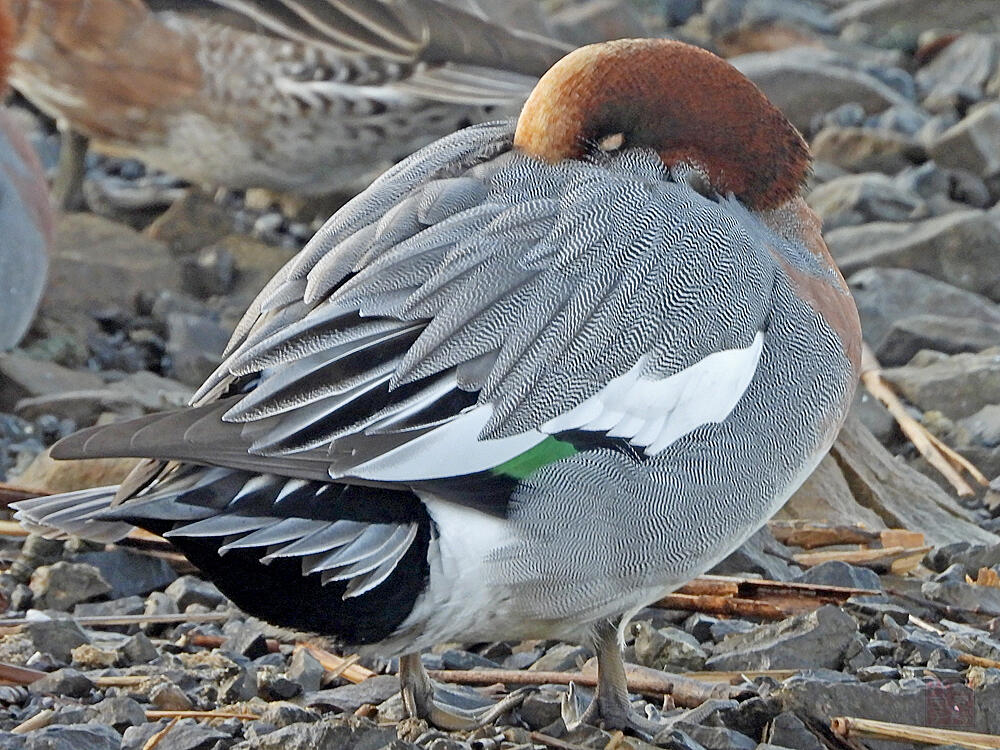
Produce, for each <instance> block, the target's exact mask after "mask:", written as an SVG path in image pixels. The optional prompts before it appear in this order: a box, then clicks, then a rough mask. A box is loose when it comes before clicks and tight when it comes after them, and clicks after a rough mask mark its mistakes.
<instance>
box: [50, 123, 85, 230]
mask: <svg viewBox="0 0 1000 750" xmlns="http://www.w3.org/2000/svg"><path fill="white" fill-rule="evenodd" d="M59 138H60V144H61V145H60V148H59V167H58V170H57V172H56V176H55V179H54V181H53V183H52V200H53V202H54V203H55V205H56V207H57V208H58V209H59V210H60V211H79V210H80V209H81V208H83V207H84V205H85V201H84V198H83V178H84V174H85V172H86V167H85V165H84V160H85V159H86V157H87V146H88V145H89V143H90V140H89V139H88V138H87V136H85V135H82V134H81V133H78V132H76V131H75V130H73V128H72V127H70V125H69V123H67V122H60V123H59Z"/></svg>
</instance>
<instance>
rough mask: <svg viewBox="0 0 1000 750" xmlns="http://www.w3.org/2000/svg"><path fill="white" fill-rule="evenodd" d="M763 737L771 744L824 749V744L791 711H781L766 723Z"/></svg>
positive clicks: (808, 749)
mask: <svg viewBox="0 0 1000 750" xmlns="http://www.w3.org/2000/svg"><path fill="white" fill-rule="evenodd" d="M764 738H765V739H766V740H767V741H768V742H769V743H771V744H772V745H779V746H782V747H794V748H798V749H799V750H825V748H826V745H824V744H823V742H822V741H821V740H820V739H819V738H818V737H817V736H816V735H815V734H813V733H812V732H810V731H809V729H808V728H806V725H805V724H804V723H803V721H802V720H801V719H800V718H799V717H798V716H796V715H795V714H793V713H792V712H791V711H782V712H781V713H780V714H778V715H777V716H775V717H774V719H772V720H771V723H770V724H769V725H768V727H767V730H766V732H765V734H764ZM758 750H759V748H758Z"/></svg>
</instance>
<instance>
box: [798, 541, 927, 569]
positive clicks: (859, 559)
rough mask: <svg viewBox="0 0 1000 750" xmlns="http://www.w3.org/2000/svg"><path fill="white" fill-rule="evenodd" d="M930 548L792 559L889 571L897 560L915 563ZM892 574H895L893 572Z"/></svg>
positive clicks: (812, 554) (808, 554)
mask: <svg viewBox="0 0 1000 750" xmlns="http://www.w3.org/2000/svg"><path fill="white" fill-rule="evenodd" d="M930 549H931V547H930V546H924V547H883V548H881V549H845V550H823V551H822V552H800V553H798V554H795V555H792V559H793V560H795V562H796V563H798V564H799V565H803V566H805V567H809V568H811V567H813V566H814V565H819V564H820V563H824V562H828V561H830V560H840V561H842V562H847V563H851V564H852V565H863V566H864V567H866V568H884V569H891V568H892V564H893V563H894V562H895V561H897V560H904V561H907V562H909V561H910V560H911V558H913V557H917V556H919V557H917V562H920V560H921V559H922V558H923V556H924V555H925V554H926V553H927V552H928V551H930ZM893 572H896V571H895V570H894V571H893Z"/></svg>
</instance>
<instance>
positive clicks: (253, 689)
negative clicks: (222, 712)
mask: <svg viewBox="0 0 1000 750" xmlns="http://www.w3.org/2000/svg"><path fill="white" fill-rule="evenodd" d="M235 666H236V668H235V669H234V670H229V674H228V676H227V677H225V678H223V679H222V680H220V681H219V702H220V703H239V702H240V701H248V700H250V699H251V698H256V697H257V670H256V668H254V666H253V665H252V664H249V663H243V664H241V663H235Z"/></svg>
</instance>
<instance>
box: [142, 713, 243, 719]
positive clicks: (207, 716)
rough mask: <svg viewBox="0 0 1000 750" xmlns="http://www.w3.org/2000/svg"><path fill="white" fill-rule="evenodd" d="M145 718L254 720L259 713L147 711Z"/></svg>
mask: <svg viewBox="0 0 1000 750" xmlns="http://www.w3.org/2000/svg"><path fill="white" fill-rule="evenodd" d="M146 718H147V719H149V720H150V721H156V720H157V719H175V718H176V719H245V720H248V721H254V720H256V719H259V718H260V714H252V713H249V712H247V711H147V712H146Z"/></svg>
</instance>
